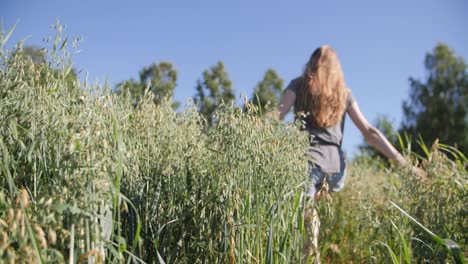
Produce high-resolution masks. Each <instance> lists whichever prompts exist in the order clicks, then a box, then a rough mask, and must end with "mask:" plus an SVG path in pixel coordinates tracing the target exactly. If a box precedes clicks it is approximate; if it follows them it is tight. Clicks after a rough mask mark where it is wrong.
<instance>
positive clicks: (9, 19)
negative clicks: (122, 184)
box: [0, 0, 468, 156]
mask: <svg viewBox="0 0 468 264" xmlns="http://www.w3.org/2000/svg"><path fill="white" fill-rule="evenodd" d="M467 11H468V2H467V1H464V0H448V1H440V0H413V1H407V0H392V1H380V0H368V1H364V0H355V1H345V0H343V1H337V0H331V1H313V0H309V1H275V0H271V1H247V0H238V1H219V0H199V1H177V0H174V1H159V0H153V1H118V0H113V1H109V0H101V1H89V0H80V1H77V0H75V1H65V0H62V1H52V0H42V1H33V0H31V1H25V0H0V21H1V24H2V25H3V29H4V31H8V30H9V29H10V28H11V27H12V26H13V25H15V24H16V29H15V31H14V33H13V35H12V37H11V38H10V40H9V43H8V44H9V45H10V46H11V45H14V44H16V43H17V42H18V41H20V40H22V39H25V38H26V39H25V45H36V46H40V47H49V46H50V45H49V44H47V43H45V42H44V41H43V39H44V38H46V37H49V36H53V35H54V31H53V30H52V28H51V26H52V25H53V24H54V23H55V21H56V20H57V19H59V20H60V23H62V24H64V25H65V26H66V30H65V32H64V35H65V36H69V37H71V38H73V37H80V38H81V41H80V42H79V43H78V50H79V53H77V54H75V55H74V57H73V66H74V68H76V69H78V70H79V71H80V72H81V73H80V78H82V79H83V78H84V76H85V75H86V73H87V74H88V78H89V79H90V80H96V81H97V82H99V83H104V82H105V81H107V82H109V83H110V84H111V85H112V86H114V85H115V84H117V83H119V82H121V81H124V80H128V79H130V78H134V79H138V73H139V71H140V70H141V69H142V68H143V67H144V66H147V65H150V64H151V63H153V62H161V61H169V62H171V63H172V64H173V65H174V66H175V69H176V70H177V71H178V81H177V87H176V89H175V94H174V99H175V100H177V101H180V102H184V101H185V100H186V99H188V98H190V97H192V96H194V95H195V93H196V91H195V85H196V82H197V80H199V79H201V77H202V73H203V71H204V70H205V69H208V68H209V67H211V66H213V65H215V64H216V63H217V62H218V61H220V60H221V61H223V62H224V65H225V67H226V71H227V72H228V74H229V77H230V78H231V80H232V82H233V88H234V89H235V92H236V94H237V96H240V95H242V94H243V95H245V96H248V97H251V95H252V92H253V88H254V87H255V85H256V84H257V83H258V82H259V81H260V80H261V79H262V78H263V75H264V73H265V72H266V71H267V69H269V68H272V69H274V70H276V71H277V72H278V74H279V75H280V77H281V78H283V79H284V81H285V84H287V83H289V81H290V80H291V79H293V78H295V77H297V76H299V75H300V74H301V73H302V71H303V69H304V65H305V63H306V62H307V60H308V58H309V57H310V55H311V54H312V52H313V51H314V50H315V49H316V48H317V47H319V46H321V45H325V44H326V45H330V46H332V47H333V48H334V49H335V50H336V51H337V53H338V56H339V58H340V61H341V64H342V68H343V71H344V75H345V80H346V83H347V85H348V86H349V88H350V89H351V90H352V92H353V95H354V97H355V98H356V100H357V102H358V104H359V107H360V108H361V111H362V112H363V114H364V115H365V117H366V118H367V119H368V120H369V121H370V122H374V121H375V120H376V118H377V117H378V116H379V115H386V116H387V117H388V118H389V119H390V120H391V121H392V122H393V124H394V126H395V127H396V128H398V127H399V125H400V123H401V122H402V119H403V113H402V103H403V101H404V100H407V99H408V97H409V89H410V85H409V78H410V77H412V78H415V79H419V80H424V79H425V77H426V72H425V68H424V57H425V55H426V54H427V53H429V52H431V51H432V50H433V49H434V47H435V46H436V45H437V44H438V43H441V42H443V43H445V44H447V45H448V46H449V47H450V48H452V49H453V50H454V51H455V53H456V55H457V56H461V57H463V58H464V59H465V61H467V59H468V36H467V35H468V27H467V25H468V16H467V15H466V13H467ZM362 142H363V138H362V136H361V134H360V132H359V130H357V128H356V127H355V126H354V125H353V124H352V122H351V120H350V119H349V118H347V121H346V128H345V134H344V140H343V149H344V150H345V151H346V152H347V153H348V154H349V155H350V156H352V154H353V153H356V151H357V146H358V145H359V144H361V143H362Z"/></svg>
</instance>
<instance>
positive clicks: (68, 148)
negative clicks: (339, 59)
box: [0, 32, 468, 263]
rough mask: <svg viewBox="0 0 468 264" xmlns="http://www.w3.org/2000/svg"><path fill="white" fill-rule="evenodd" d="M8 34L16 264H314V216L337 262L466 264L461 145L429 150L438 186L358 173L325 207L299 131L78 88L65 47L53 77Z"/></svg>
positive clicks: (5, 79) (0, 231) (2, 86)
mask: <svg viewBox="0 0 468 264" xmlns="http://www.w3.org/2000/svg"><path fill="white" fill-rule="evenodd" d="M59 33H60V32H59ZM8 36H9V34H4V33H2V34H1V37H0V43H1V46H2V47H1V50H0V56H1V58H0V260H1V262H2V263H3V262H5V263H102V262H105V263H114V262H115V263H140V262H141V263H301V261H303V252H302V251H303V247H304V243H305V241H306V233H307V232H306V229H305V223H304V211H305V208H306V206H314V207H316V208H317V209H318V211H319V215H320V221H321V229H320V235H319V248H320V252H321V262H323V263H446V262H447V263H455V262H457V263H466V256H467V255H468V248H467V233H468V232H467V230H468V221H467V219H468V218H467V215H468V212H467V207H466V205H467V204H468V198H467V197H468V196H467V180H468V177H467V172H466V167H467V159H466V158H465V157H464V156H463V154H462V153H459V152H457V151H456V150H455V149H453V148H451V147H449V146H444V145H441V144H435V145H434V146H433V147H432V148H431V149H428V150H427V157H425V158H424V159H423V160H422V162H421V164H420V166H421V167H422V168H423V169H424V170H425V172H426V174H427V179H426V180H424V181H420V180H418V179H416V177H415V176H414V175H412V174H411V170H410V168H383V167H380V166H377V165H376V164H375V163H374V162H371V161H369V162H360V163H352V164H349V168H348V174H349V178H348V182H347V184H346V187H345V188H344V190H343V191H342V192H340V193H337V194H332V195H331V196H327V199H324V200H322V201H320V202H318V203H315V204H313V205H309V204H306V203H305V199H303V197H302V191H303V190H304V185H305V184H307V181H306V178H307V171H308V169H309V165H308V160H307V157H306V156H305V155H304V153H306V151H307V149H308V137H307V135H306V134H305V133H303V132H300V131H299V129H298V124H286V123H284V122H280V121H278V120H276V119H275V118H274V115H267V116H263V117H260V116H258V115H257V114H256V113H255V112H256V109H255V108H254V107H246V108H238V107H234V106H230V105H223V106H220V108H219V111H218V112H217V114H216V122H217V125H216V126H214V127H212V128H209V127H208V126H207V125H206V122H205V120H204V119H203V118H202V116H201V115H200V114H199V113H198V112H197V111H196V106H194V105H193V104H192V103H190V102H187V105H186V107H185V108H184V110H182V111H180V112H176V111H174V110H173V108H172V107H171V101H170V99H168V100H166V101H165V102H164V103H162V104H161V105H156V104H154V103H153V100H152V98H151V94H149V93H148V94H147V95H146V96H145V97H144V98H143V100H141V101H140V102H139V103H138V104H137V105H135V104H134V102H133V101H132V100H131V99H130V98H129V97H128V96H125V95H117V94H115V93H113V92H112V90H111V88H110V87H108V85H106V84H99V83H94V84H89V83H80V82H79V81H78V80H74V81H72V82H70V79H69V78H67V77H68V75H69V74H70V72H71V59H70V55H69V52H68V44H67V42H66V39H62V37H61V35H60V34H57V36H56V37H55V39H53V44H52V47H51V48H50V50H49V53H48V54H49V57H50V60H49V61H48V63H44V64H34V63H33V62H32V61H31V60H30V59H29V58H28V57H26V56H23V54H22V52H21V43H19V44H18V45H17V46H16V47H15V48H13V49H12V50H6V49H4V46H5V45H4V44H5V42H6V40H7V39H8ZM408 149H409V148H408ZM407 157H408V160H411V159H412V156H411V153H410V151H409V150H408V153H407Z"/></svg>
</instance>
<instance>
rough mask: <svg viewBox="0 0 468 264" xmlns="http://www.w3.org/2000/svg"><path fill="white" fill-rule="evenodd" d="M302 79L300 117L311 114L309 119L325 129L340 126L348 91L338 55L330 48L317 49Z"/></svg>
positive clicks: (297, 111) (297, 101)
mask: <svg viewBox="0 0 468 264" xmlns="http://www.w3.org/2000/svg"><path fill="white" fill-rule="evenodd" d="M301 79H302V85H301V87H300V88H299V91H298V96H297V99H296V105H295V108H296V113H307V114H308V115H307V116H306V117H305V118H306V119H310V121H312V122H313V123H314V124H315V125H317V126H319V127H323V128H328V127H332V126H334V125H336V124H337V123H338V122H340V121H341V118H342V116H343V113H344V110H345V104H346V96H347V92H348V89H347V87H346V84H345V81H344V76H343V71H342V69H341V65H340V61H339V60H338V56H337V54H336V52H335V51H334V50H333V49H332V48H331V47H329V46H321V47H319V48H317V49H316V50H315V51H314V53H313V54H312V56H311V57H310V59H309V62H308V63H307V64H306V67H305V70H304V73H303V75H302V78H301Z"/></svg>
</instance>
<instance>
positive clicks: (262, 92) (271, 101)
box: [252, 69, 284, 114]
mask: <svg viewBox="0 0 468 264" xmlns="http://www.w3.org/2000/svg"><path fill="white" fill-rule="evenodd" d="M283 83H284V82H283V79H281V78H280V77H279V75H278V74H277V73H276V71H275V70H273V69H268V70H267V71H266V72H265V75H264V76H263V80H262V81H260V82H259V83H258V84H257V86H256V87H255V89H254V92H253V95H252V104H254V105H256V106H257V107H258V109H259V113H261V114H263V113H264V112H265V110H266V109H265V107H266V106H267V105H270V106H273V107H276V106H277V105H278V103H279V100H280V98H281V93H282V92H283Z"/></svg>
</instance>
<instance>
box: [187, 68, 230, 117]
mask: <svg viewBox="0 0 468 264" xmlns="http://www.w3.org/2000/svg"><path fill="white" fill-rule="evenodd" d="M196 90H197V94H196V96H195V103H196V104H197V105H198V108H199V112H200V113H201V114H202V115H203V116H204V117H205V119H206V120H207V122H208V124H209V125H214V116H213V115H214V113H215V111H216V109H217V108H218V107H219V106H220V105H221V104H222V103H224V104H228V105H229V104H230V103H231V102H233V101H234V99H235V95H234V89H233V88H232V82H231V80H230V79H229V76H228V74H227V72H226V70H225V68H224V63H223V62H222V61H218V63H217V64H216V65H215V66H212V67H210V68H209V69H207V70H205V71H204V72H203V80H199V81H198V82H197V86H196Z"/></svg>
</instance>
